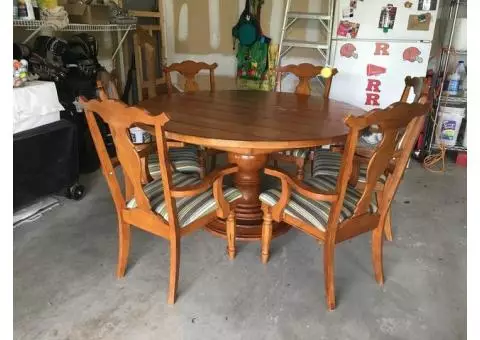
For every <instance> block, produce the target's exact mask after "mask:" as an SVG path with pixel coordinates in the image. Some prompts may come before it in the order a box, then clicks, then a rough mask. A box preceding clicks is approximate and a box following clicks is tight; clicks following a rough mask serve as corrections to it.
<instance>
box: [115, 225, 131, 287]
mask: <svg viewBox="0 0 480 340" xmlns="http://www.w3.org/2000/svg"><path fill="white" fill-rule="evenodd" d="M129 252H130V225H128V224H127V223H125V222H123V221H119V222H118V263H117V278H121V277H123V276H124V275H125V270H126V269H127V263H128V254H129Z"/></svg>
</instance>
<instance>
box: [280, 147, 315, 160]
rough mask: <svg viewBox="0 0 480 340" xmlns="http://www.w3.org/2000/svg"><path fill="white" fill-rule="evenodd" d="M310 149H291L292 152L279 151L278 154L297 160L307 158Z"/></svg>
mask: <svg viewBox="0 0 480 340" xmlns="http://www.w3.org/2000/svg"><path fill="white" fill-rule="evenodd" d="M309 152H310V149H292V150H285V151H279V153H280V154H282V155H285V156H293V157H297V158H307V156H308V153H309Z"/></svg>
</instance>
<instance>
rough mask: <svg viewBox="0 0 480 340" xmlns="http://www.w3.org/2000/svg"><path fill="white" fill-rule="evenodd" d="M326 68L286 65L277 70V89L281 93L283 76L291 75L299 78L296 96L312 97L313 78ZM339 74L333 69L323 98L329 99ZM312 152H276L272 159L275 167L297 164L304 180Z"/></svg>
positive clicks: (306, 150)
mask: <svg viewBox="0 0 480 340" xmlns="http://www.w3.org/2000/svg"><path fill="white" fill-rule="evenodd" d="M323 68H324V66H315V65H312V64H308V63H303V64H299V65H292V64H291V65H286V66H282V67H279V68H277V80H276V86H275V88H276V89H277V88H278V89H279V91H280V92H281V83H282V81H281V80H282V75H284V74H285V73H291V74H294V75H295V76H297V77H298V79H299V83H298V85H297V87H296V89H295V93H296V94H301V95H310V94H311V86H310V82H311V80H312V79H313V78H315V77H317V76H318V75H320V73H321V72H322V69H323ZM337 73H338V70H337V69H336V68H333V69H332V75H331V76H330V77H328V78H324V79H325V88H324V91H323V97H324V98H325V99H328V97H329V96H330V88H331V86H332V78H333V77H334V76H335V75H336V74H337ZM310 154H311V150H310V149H293V150H286V151H281V152H275V153H273V154H271V155H270V157H271V158H272V159H273V160H274V164H275V167H277V165H278V163H277V162H278V161H284V162H289V163H294V164H296V175H297V178H298V179H300V180H301V179H303V177H304V167H305V161H306V160H307V159H309V160H310V161H313V160H312V159H310Z"/></svg>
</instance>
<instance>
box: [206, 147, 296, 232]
mask: <svg viewBox="0 0 480 340" xmlns="http://www.w3.org/2000/svg"><path fill="white" fill-rule="evenodd" d="M228 161H229V163H231V164H237V165H238V168H239V170H238V172H237V173H236V174H235V177H234V182H235V187H236V188H237V189H239V190H240V191H241V192H242V194H243V197H242V198H240V199H239V200H238V201H237V202H236V208H235V214H236V222H237V228H236V231H237V239H239V240H245V241H256V240H260V239H261V238H262V222H263V212H262V209H261V206H262V205H261V202H260V200H259V199H258V196H259V195H260V171H261V170H262V169H263V168H265V165H266V164H267V155H240V154H235V153H229V154H228ZM289 228H290V227H289V226H288V225H286V224H284V223H274V224H273V232H272V237H273V238H274V237H277V236H279V235H281V234H283V233H285V232H287V231H288V230H289ZM206 229H207V230H209V231H211V232H212V233H214V234H216V235H219V236H222V237H225V236H226V229H225V222H224V221H222V220H216V221H214V222H212V223H210V224H208V225H207V226H206Z"/></svg>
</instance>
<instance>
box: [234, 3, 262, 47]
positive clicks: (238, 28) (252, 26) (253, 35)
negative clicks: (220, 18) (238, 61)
mask: <svg viewBox="0 0 480 340" xmlns="http://www.w3.org/2000/svg"><path fill="white" fill-rule="evenodd" d="M260 34H261V30H260V22H259V20H257V18H256V17H255V16H254V15H253V14H252V13H251V11H250V0H247V1H246V2H245V9H244V10H243V12H242V14H241V15H240V19H238V22H237V24H236V25H235V26H234V27H233V28H232V36H233V37H234V38H235V39H238V40H239V42H240V44H241V45H244V46H251V45H253V44H254V43H255V42H256V41H257V40H258V38H260ZM234 49H235V45H234Z"/></svg>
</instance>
